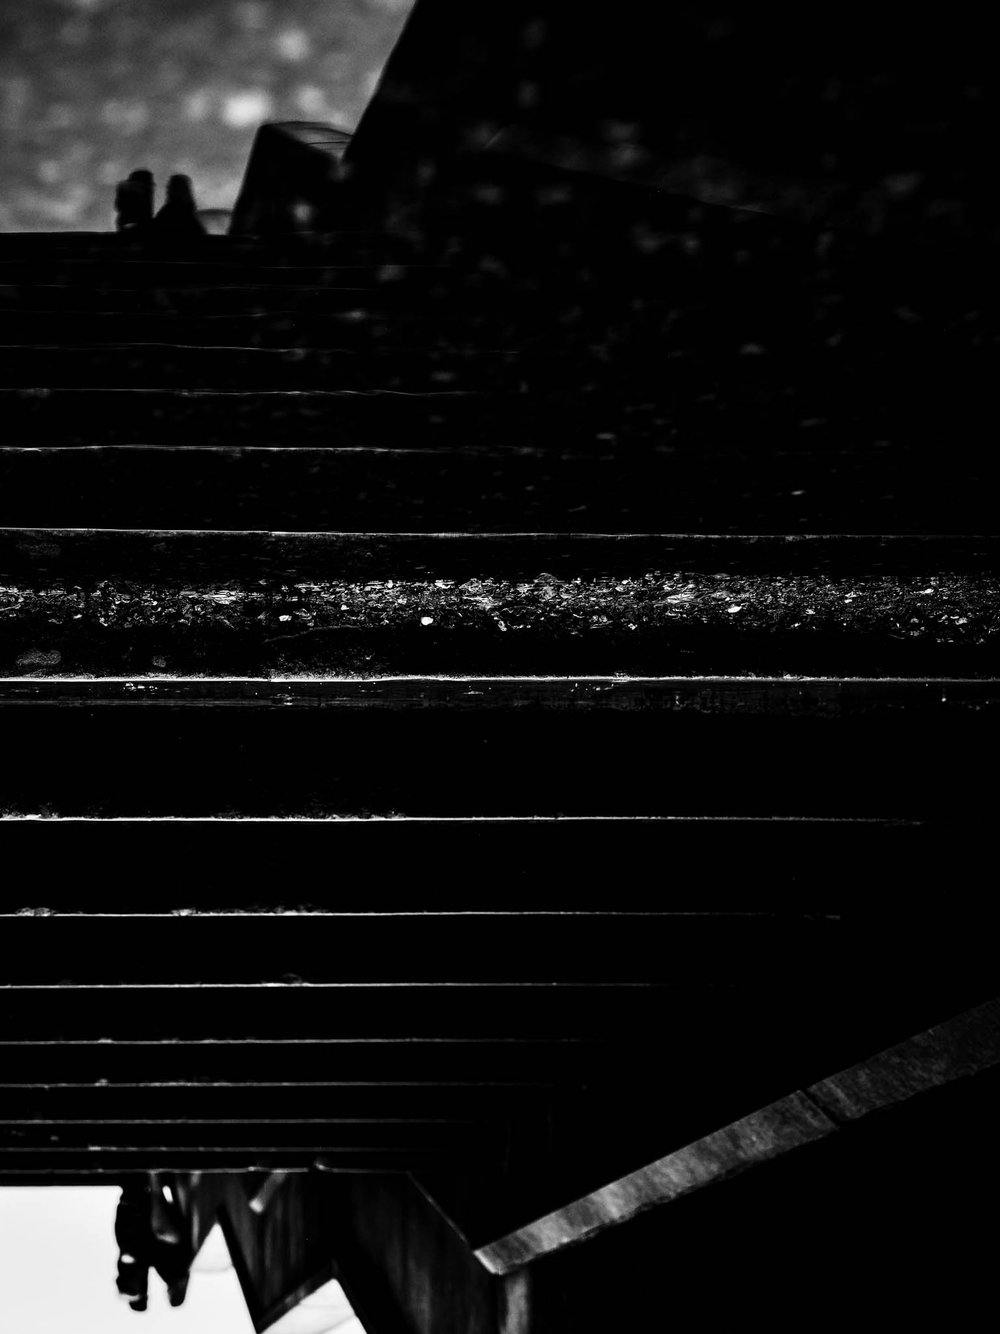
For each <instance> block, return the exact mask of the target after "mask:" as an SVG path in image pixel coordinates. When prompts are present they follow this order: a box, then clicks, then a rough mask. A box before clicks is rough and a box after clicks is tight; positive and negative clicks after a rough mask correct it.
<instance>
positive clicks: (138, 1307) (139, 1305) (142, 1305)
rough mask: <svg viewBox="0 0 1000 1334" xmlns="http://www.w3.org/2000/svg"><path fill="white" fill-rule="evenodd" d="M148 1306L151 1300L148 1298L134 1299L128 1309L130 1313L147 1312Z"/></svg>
mask: <svg viewBox="0 0 1000 1334" xmlns="http://www.w3.org/2000/svg"><path fill="white" fill-rule="evenodd" d="M148 1305H149V1299H148V1298H147V1297H133V1298H132V1300H131V1301H130V1302H129V1304H128V1309H129V1310H130V1311H145V1309H146V1307H147V1306H148Z"/></svg>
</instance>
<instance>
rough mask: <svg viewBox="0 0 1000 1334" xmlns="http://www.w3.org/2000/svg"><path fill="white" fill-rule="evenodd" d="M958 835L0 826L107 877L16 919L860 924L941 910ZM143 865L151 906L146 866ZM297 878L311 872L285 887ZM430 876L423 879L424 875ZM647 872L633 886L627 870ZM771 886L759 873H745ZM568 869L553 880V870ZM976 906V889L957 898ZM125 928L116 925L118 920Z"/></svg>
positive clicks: (8, 838) (888, 824) (596, 828)
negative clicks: (575, 918)
mask: <svg viewBox="0 0 1000 1334" xmlns="http://www.w3.org/2000/svg"><path fill="white" fill-rule="evenodd" d="M975 842H976V833H975V829H974V828H973V826H972V825H971V824H970V822H969V821H968V820H965V819H960V820H959V821H958V823H957V824H956V825H955V826H953V827H952V826H949V825H947V824H946V823H943V822H942V823H940V824H938V823H935V822H934V821H933V820H931V821H927V822H922V821H919V820H915V819H909V820H907V819H902V820H879V819H874V820H850V819H836V818H832V817H822V816H821V817H817V818H813V819H809V818H802V819H794V820H771V819H768V818H766V817H764V818H758V819H751V818H744V819H739V818H729V819H727V818H721V819H703V818H702V819H699V818H691V819H682V818H675V819H669V818H662V817H661V818H657V817H651V818H642V817H637V816H625V817H622V818H618V819H613V818H593V819H586V818H585V819H556V818H548V819H533V818H530V817H528V818H521V819H507V820H489V819H486V820H483V819H467V820H462V819H398V820H372V819H343V820H253V819H236V820H219V819H206V820H201V821H197V820H195V821H192V820H183V819H180V818H170V817H168V818H165V819H162V820H123V819H117V820H73V819H17V818H7V819H3V820H0V855H2V856H3V858H4V860H5V861H6V862H7V863H9V864H10V865H40V864H42V863H44V862H45V861H46V859H50V860H52V861H54V862H55V863H57V864H60V865H84V866H101V867H102V868H103V869H102V873H101V889H100V895H99V896H98V897H95V895H94V893H93V892H92V890H91V889H90V887H89V886H88V885H85V884H83V883H81V882H80V881H79V880H74V881H71V880H67V879H65V878H60V879H56V878H52V879H50V881H49V883H48V884H46V885H45V886H44V887H42V886H36V885H33V884H31V883H30V882H29V881H27V880H24V879H21V880H15V881H13V882H12V883H11V884H10V885H9V886H8V888H7V891H6V893H5V896H4V902H3V906H4V911H6V912H11V913H13V912H23V913H58V912H91V913H111V914H115V913H129V912H136V911H141V912H143V913H164V914H168V913H171V912H176V911H181V912H199V911H219V912H228V913H233V912H243V911H256V912H272V913H282V912H301V913H313V912H371V911H385V912H435V911H437V912H470V911H474V912H504V911H505V912H522V913H530V912H542V913H545V912H579V911H580V910H582V909H590V910H595V909H600V908H604V909H614V910H615V911H617V912H639V913H642V912H645V911H658V912H666V911H673V912H678V913H689V912H695V913H698V912H700V913H704V912H709V911H713V912H720V913H747V912H775V913H789V912H792V913H794V912H796V911H811V912H815V913H818V914H826V913H837V912H852V913H857V912H861V913H863V914H865V915H867V916H870V917H871V918H872V919H873V920H874V919H881V918H882V917H886V918H888V919H890V920H892V919H896V918H898V917H899V916H900V914H902V913H903V912H906V913H910V914H914V913H918V912H923V911H927V912H930V913H932V914H937V913H939V912H940V911H942V909H943V907H944V906H946V905H942V904H941V902H940V896H939V895H938V893H937V887H938V886H939V885H940V884H941V883H942V877H945V876H947V874H948V870H949V868H950V866H951V865H952V864H953V860H954V849H955V847H956V846H958V845H962V846H967V847H968V846H973V845H974V844H975ZM136 866H142V867H143V868H144V870H143V879H142V888H141V894H140V893H139V892H138V891H137V888H136V885H135V877H134V869H133V868H134V867H136ZM289 866H309V867H311V868H312V871H311V873H310V875H309V877H308V880H307V879H306V878H305V877H298V878H296V880H295V882H294V883H291V884H290V883H289V879H288V868H289ZM422 867H433V872H434V873H433V875H432V876H427V877H424V878H418V877H416V876H414V874H413V871H414V868H422ZM628 867H639V868H642V870H641V873H639V874H630V875H628V876H624V875H623V874H622V871H623V868H628ZM748 867H749V868H756V869H758V870H763V869H764V868H766V876H765V875H763V874H760V875H758V874H753V875H747V873H746V871H747V868H748ZM554 868H558V874H556V873H555V869H554ZM948 902H949V904H951V905H952V906H953V907H954V909H955V911H966V910H967V909H970V908H973V907H975V905H976V903H977V902H979V903H980V904H981V902H982V896H981V893H980V887H979V883H978V881H973V882H971V883H970V885H969V886H968V887H967V890H966V892H965V893H962V894H960V893H959V892H958V887H956V888H955V889H954V890H953V891H952V893H951V894H950V895H949V900H948ZM112 925H113V924H112Z"/></svg>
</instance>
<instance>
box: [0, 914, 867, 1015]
mask: <svg viewBox="0 0 1000 1334" xmlns="http://www.w3.org/2000/svg"><path fill="white" fill-rule="evenodd" d="M857 926H858V924H857V923H856V922H854V923H851V924H849V923H848V922H847V921H845V920H844V919H843V917H841V916H833V915H829V916H821V915H810V914H804V913H801V914H791V913H789V914H781V915H776V914H770V913H769V914H753V913H749V914H739V915H725V914H721V913H711V914H692V913H684V914H675V913H663V912H633V913H615V912H594V911H589V912H587V911H584V912H572V911H570V912H562V913H558V914H548V913H544V912H532V913H528V914H522V913H518V912H512V911H506V912H495V911H494V912H490V911H483V910H481V909H479V908H478V903H477V895H476V894H475V893H474V892H473V891H472V890H471V889H470V895H469V909H468V910H467V911H465V912H462V913H441V912H436V913H426V912H425V913H421V912H417V913H388V912H360V913H350V914H344V913H324V914H322V915H320V914H316V913H307V914H300V915H281V916H277V917H276V916H274V915H273V914H261V915H257V914H252V913H240V914H235V915H234V914H221V915H204V914H195V915H190V916H189V915H170V916H165V915H163V914H159V915H150V916H146V915H144V914H143V913H142V912H141V911H138V912H134V913H120V914H117V915H115V916H114V917H108V916H106V915H104V914H97V915H92V914H90V913H81V914H69V913H60V914H57V915H54V916H37V915H23V914H17V915H10V914H4V915H3V916H2V917H0V930H2V932H3V937H4V941H5V946H6V949H7V951H8V956H7V961H6V963H5V964H4V965H3V968H2V978H3V985H5V986H10V985H24V986H42V985H49V986H61V987H66V986H78V985H81V986H82V985H86V986H91V985H92V986H98V985H117V984H123V983H124V984H130V985H139V984H142V985H149V984H164V983H169V984H174V983H188V984H195V983H199V982H203V983H213V984H214V983H219V984H226V985H248V984H252V983H263V982H271V983H274V984H276V985H277V984H280V983H281V982H283V981H287V980H288V979H289V978H294V979H295V980H296V981H298V982H302V983H323V984H330V985H334V986H336V987H337V988H340V987H342V986H344V985H346V984H348V983H356V984H360V985H369V984H378V983H381V984H383V985H386V986H388V985H393V986H395V985H399V984H402V983H420V984H423V985H427V986H443V985H446V984H452V983H465V984H470V985H471V984H473V983H486V982H494V983H497V984H502V983H508V982H511V983H513V982H524V983H529V982H534V983H561V982H575V983H586V982H591V983H594V984H595V985H596V984H604V983H616V982H617V983H626V982H630V981H631V982H642V981H649V982H663V981H669V982H670V983H671V984H672V985H681V984H682V982H683V983H686V984H689V985H692V986H695V987H699V986H703V985H710V984H718V985H723V986H729V985H735V984H737V983H741V984H745V983H746V982H748V981H750V980H753V979H754V978H756V977H758V976H759V975H760V974H761V973H762V972H764V973H769V974H778V973H780V974H782V975H783V976H785V978H786V979H788V981H789V983H791V980H792V979H793V978H798V979H799V980H800V981H804V980H805V977H806V976H807V975H810V976H811V977H812V978H813V980H815V979H817V978H818V977H819V976H820V975H831V976H832V970H835V969H836V968H855V969H856V968H859V967H861V966H862V958H863V954H864V946H863V943H862V941H861V940H860V939H859V936H858V930H857ZM329 999H330V1001H331V1003H335V1002H336V994H331V995H330V997H329Z"/></svg>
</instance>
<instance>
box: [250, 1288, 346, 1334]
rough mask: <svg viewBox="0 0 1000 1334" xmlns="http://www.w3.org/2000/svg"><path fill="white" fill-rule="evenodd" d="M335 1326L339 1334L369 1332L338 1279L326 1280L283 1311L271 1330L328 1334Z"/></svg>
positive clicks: (277, 1333)
mask: <svg viewBox="0 0 1000 1334" xmlns="http://www.w3.org/2000/svg"><path fill="white" fill-rule="evenodd" d="M332 1330H336V1334H365V1329H364V1326H363V1325H362V1324H361V1321H360V1320H359V1319H358V1317H357V1316H356V1315H355V1314H354V1312H353V1310H352V1309H351V1304H350V1302H349V1301H348V1300H347V1294H346V1293H345V1292H344V1289H343V1288H342V1287H341V1286H340V1284H339V1283H338V1282H337V1280H336V1279H331V1280H330V1282H329V1283H324V1285H323V1286H322V1287H321V1288H317V1289H316V1291H315V1292H314V1293H312V1295H311V1296H309V1297H306V1298H305V1300H304V1301H301V1302H300V1303H299V1304H298V1306H296V1307H294V1309H293V1310H291V1311H289V1312H288V1313H287V1314H286V1315H283V1316H282V1317H281V1319H280V1320H278V1321H276V1322H275V1323H274V1324H273V1325H271V1326H270V1328H269V1329H268V1332H267V1334H328V1331H332Z"/></svg>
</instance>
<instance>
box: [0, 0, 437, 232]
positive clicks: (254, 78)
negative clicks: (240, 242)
mask: <svg viewBox="0 0 1000 1334" xmlns="http://www.w3.org/2000/svg"><path fill="white" fill-rule="evenodd" d="M410 7H411V0H168V2H167V3H164V0H4V3H3V5H2V6H0V133H2V142H3V149H2V156H0V231H60V230H75V229H84V230H106V229H110V228H112V227H113V225H114V214H113V208H112V204H113V198H114V186H115V183H116V182H117V181H119V180H120V179H122V178H123V177H124V176H126V175H128V173H129V172H130V171H132V170H133V169H135V168H138V167H148V168H149V169H150V170H152V171H153V172H154V174H155V175H156V177H157V179H158V181H159V183H160V188H161V194H160V196H159V198H160V199H162V187H163V185H164V184H165V183H166V178H167V176H169V175H170V174H171V173H173V172H183V173H185V174H187V175H189V176H191V177H192V179H193V181H194V185H195V192H196V197H197V201H198V204H199V206H201V207H203V208H219V209H226V208H231V207H232V204H233V202H234V200H235V197H236V192H237V190H238V188H239V183H240V179H241V177H242V174H243V169H244V167H245V165H246V160H247V156H248V154H249V151H250V145H251V143H252V141H253V136H254V132H255V130H256V129H257V127H258V125H260V124H261V123H262V122H264V121H267V120H310V121H329V122H334V123H336V124H338V125H340V126H342V127H343V128H345V129H352V128H353V127H354V125H355V124H356V123H357V121H358V119H359V117H360V115H361V112H362V110H363V108H364V106H365V103H366V102H367V100H368V98H369V96H370V95H371V92H372V90H373V88H374V86H375V82H376V80H377V78H378V75H379V72H380V71H381V68H382V66H383V64H384V62H385V60H386V57H387V56H388V54H389V51H390V50H391V48H392V45H393V43H394V41H395V39H396V36H397V34H398V32H399V30H400V28H401V26H402V23H403V21H404V20H405V17H406V14H407V13H408V11H409V9H410Z"/></svg>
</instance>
